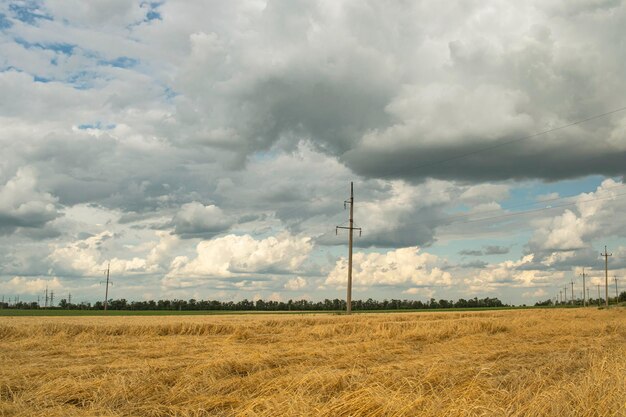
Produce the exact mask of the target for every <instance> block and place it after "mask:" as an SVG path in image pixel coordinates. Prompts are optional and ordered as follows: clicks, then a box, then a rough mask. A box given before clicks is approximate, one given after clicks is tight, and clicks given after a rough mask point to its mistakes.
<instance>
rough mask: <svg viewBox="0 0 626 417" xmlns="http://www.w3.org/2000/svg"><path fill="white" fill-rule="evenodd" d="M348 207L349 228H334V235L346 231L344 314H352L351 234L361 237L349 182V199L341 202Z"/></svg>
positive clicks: (351, 183)
mask: <svg viewBox="0 0 626 417" xmlns="http://www.w3.org/2000/svg"><path fill="white" fill-rule="evenodd" d="M347 204H349V205H350V226H348V227H345V226H336V227H335V234H337V232H338V230H339V229H347V230H348V236H349V238H348V288H347V290H346V292H347V293H346V314H350V313H351V312H352V242H353V239H354V237H353V232H354V231H355V230H358V231H359V236H361V228H360V227H354V183H353V182H350V199H349V200H346V201H344V202H343V208H344V210H345V208H346V205H347Z"/></svg>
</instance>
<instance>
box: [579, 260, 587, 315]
mask: <svg viewBox="0 0 626 417" xmlns="http://www.w3.org/2000/svg"><path fill="white" fill-rule="evenodd" d="M580 275H581V276H582V277H583V307H586V306H587V297H585V288H587V284H585V268H583V273H582V274H580Z"/></svg>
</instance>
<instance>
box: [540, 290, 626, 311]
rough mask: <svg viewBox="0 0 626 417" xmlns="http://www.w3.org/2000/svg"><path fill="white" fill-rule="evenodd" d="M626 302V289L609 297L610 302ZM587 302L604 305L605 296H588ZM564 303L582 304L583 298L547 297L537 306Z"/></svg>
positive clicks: (562, 304) (561, 304)
mask: <svg viewBox="0 0 626 417" xmlns="http://www.w3.org/2000/svg"><path fill="white" fill-rule="evenodd" d="M623 302H626V291H622V292H621V293H620V294H619V296H618V297H609V304H617V303H623ZM587 304H589V305H592V306H593V305H604V298H602V297H600V298H588V299H587ZM564 305H574V306H582V305H583V300H582V299H580V298H577V299H576V300H568V301H567V302H565V301H555V300H553V299H547V300H544V301H538V302H536V303H535V306H538V307H550V306H564Z"/></svg>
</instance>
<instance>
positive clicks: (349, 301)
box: [105, 182, 361, 314]
mask: <svg viewBox="0 0 626 417" xmlns="http://www.w3.org/2000/svg"><path fill="white" fill-rule="evenodd" d="M347 204H349V205H350V226H348V227H345V226H336V227H335V234H337V231H338V230H339V229H347V230H348V236H349V238H348V289H347V294H346V314H350V313H351V312H352V241H353V236H352V235H353V232H354V231H355V230H358V231H359V236H361V228H360V227H354V183H353V182H350V200H346V201H344V202H343V208H344V210H345V209H346V205H347ZM105 308H106V307H105Z"/></svg>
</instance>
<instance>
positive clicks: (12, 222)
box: [0, 0, 626, 304]
mask: <svg viewBox="0 0 626 417" xmlns="http://www.w3.org/2000/svg"><path fill="white" fill-rule="evenodd" d="M625 3H626V2H623V1H620V0H529V1H523V2H512V1H504V0H481V1H473V0H470V1H468V0H452V1H446V2H433V1H421V0H418V1H412V2H397V1H380V0H371V1H370V0H345V1H344V0H307V1H300V0H282V1H274V0H268V1H264V0H253V1H238V0H230V1H210V0H205V1H192V0H185V1H182V0H180V1H159V2H149V1H130V0H92V1H88V2H87V1H81V0H47V1H36V0H25V1H5V2H1V3H0V149H2V151H1V154H0V295H1V296H3V297H5V299H8V298H9V297H10V298H12V299H13V300H15V297H19V299H20V300H23V301H29V300H37V298H38V297H40V298H41V297H43V294H44V290H45V288H46V287H48V289H49V290H53V291H54V292H55V294H56V296H55V297H56V299H57V300H59V299H61V298H67V297H68V296H69V294H72V301H73V302H81V301H89V302H94V301H98V300H102V299H103V298H104V285H103V284H102V280H103V279H104V271H105V269H106V268H107V266H108V265H109V264H110V273H111V280H112V281H113V285H112V287H111V288H110V291H109V297H110V298H126V299H128V300H145V299H164V298H170V299H172V298H178V299H190V298H195V299H218V300H224V301H228V300H234V301H237V300H242V299H244V298H246V299H252V300H256V299H259V298H262V299H266V300H282V301H287V300H289V299H302V298H304V299H309V300H314V301H316V300H323V299H325V298H330V299H334V298H344V297H345V287H346V282H347V253H348V250H347V235H346V233H345V230H340V231H339V233H337V234H336V233H335V232H336V230H335V226H347V225H348V223H347V222H348V211H347V210H344V201H345V200H346V199H348V198H349V192H350V182H354V190H355V203H354V216H355V226H357V227H361V228H362V235H361V236H356V237H355V248H354V291H353V299H366V298H373V299H378V300H383V299H391V298H395V299H415V300H423V301H424V300H428V299H430V298H431V297H432V298H436V299H437V300H438V299H448V300H450V299H454V300H456V299H458V298H466V299H467V298H474V297H479V298H483V297H498V298H500V299H501V300H502V301H504V302H506V303H514V304H534V303H535V302H536V301H539V300H545V299H548V298H554V297H555V296H557V295H558V293H559V291H560V290H563V288H564V287H565V286H568V287H567V288H568V292H571V291H570V289H569V288H570V282H572V281H573V282H574V287H575V292H576V296H577V297H580V296H581V294H580V291H581V289H582V284H581V278H580V273H581V272H582V268H585V271H586V273H587V274H588V279H587V285H588V287H589V289H590V294H591V295H592V296H593V297H596V296H597V291H596V289H597V285H598V284H601V283H602V284H603V283H604V270H603V269H604V259H603V258H602V257H601V256H600V253H601V252H603V251H604V247H605V245H606V246H607V247H608V251H609V253H612V254H613V256H611V257H610V258H609V269H610V271H609V274H610V276H611V277H613V276H616V277H618V284H619V286H620V288H621V289H622V290H623V289H625V288H626V284H625V282H626V280H625V279H624V278H622V277H624V275H626V274H625V272H626V244H625V242H624V237H625V236H626V216H624V215H623V213H624V212H625V209H626V187H624V174H625V173H626V107H625V106H626V98H625V97H626V96H625V94H624V92H625V91H626V79H625V78H624V74H626V42H625V41H624V27H626V4H625ZM611 285H613V286H614V283H613V281H611ZM613 286H612V287H611V294H614V287H613ZM569 297H571V294H569Z"/></svg>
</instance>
